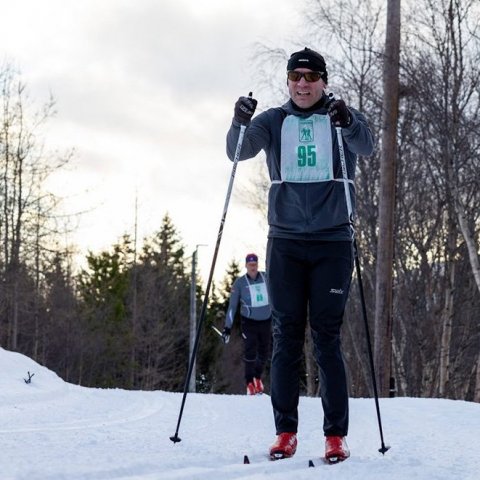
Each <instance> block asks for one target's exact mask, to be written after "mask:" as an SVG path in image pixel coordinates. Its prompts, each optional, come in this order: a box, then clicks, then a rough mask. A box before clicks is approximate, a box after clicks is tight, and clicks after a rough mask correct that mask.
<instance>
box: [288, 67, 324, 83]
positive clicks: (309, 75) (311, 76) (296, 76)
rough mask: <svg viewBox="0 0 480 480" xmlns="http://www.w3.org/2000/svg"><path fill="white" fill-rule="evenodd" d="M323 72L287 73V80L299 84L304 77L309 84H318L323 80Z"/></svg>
mask: <svg viewBox="0 0 480 480" xmlns="http://www.w3.org/2000/svg"><path fill="white" fill-rule="evenodd" d="M322 75H323V72H296V71H295V70H290V71H288V72H287V78H288V79H289V80H291V81H292V82H299V81H300V79H301V78H302V77H303V78H304V79H305V80H306V81H307V82H310V83H312V82H318V81H319V80H320V79H321V78H322Z"/></svg>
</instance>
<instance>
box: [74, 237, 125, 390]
mask: <svg viewBox="0 0 480 480" xmlns="http://www.w3.org/2000/svg"><path fill="white" fill-rule="evenodd" d="M129 253H130V247H129V241H128V238H124V241H123V243H122V244H117V245H114V247H113V251H111V252H108V251H104V252H101V253H100V254H98V255H94V254H93V253H89V254H88V255H87V262H88V268H87V269H86V270H82V272H81V273H80V276H79V293H80V297H81V300H82V308H83V315H84V318H85V320H86V326H87V329H88V344H87V345H86V351H85V354H84V362H83V365H84V366H83V368H84V375H83V378H82V379H81V380H83V381H82V383H83V384H84V385H88V386H99V387H127V386H128V375H127V373H128V371H129V369H128V366H129V365H128V362H129V355H128V352H129V351H130V346H131V345H130V344H131V335H130V328H129V321H128V315H127V305H126V300H127V292H128V289H129V284H128V279H129V275H128V268H129V265H128V255H129Z"/></svg>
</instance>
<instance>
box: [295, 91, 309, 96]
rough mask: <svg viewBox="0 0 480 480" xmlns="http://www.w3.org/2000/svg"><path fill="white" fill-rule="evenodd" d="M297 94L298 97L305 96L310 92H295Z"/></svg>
mask: <svg viewBox="0 0 480 480" xmlns="http://www.w3.org/2000/svg"><path fill="white" fill-rule="evenodd" d="M297 95H298V96H299V97H305V96H308V95H310V92H297Z"/></svg>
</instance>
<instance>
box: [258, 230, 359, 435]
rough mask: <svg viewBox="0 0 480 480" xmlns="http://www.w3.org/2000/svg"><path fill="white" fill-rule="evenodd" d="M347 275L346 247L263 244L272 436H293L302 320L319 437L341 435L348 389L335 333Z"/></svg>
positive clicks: (301, 242) (350, 261)
mask: <svg viewBox="0 0 480 480" xmlns="http://www.w3.org/2000/svg"><path fill="white" fill-rule="evenodd" d="M352 270H353V248H352V242H349V241H340V242H339V241H337V242H326V241H307V240H291V239H281V238H270V239H269V240H268V244H267V274H268V287H269V297H270V302H271V306H272V328H273V354H272V368H271V372H270V382H271V401H272V406H273V412H274V418H275V426H276V431H277V435H278V434H280V433H282V432H297V428H298V401H299V390H300V383H299V381H300V379H299V375H300V367H301V365H302V359H303V346H304V340H305V328H306V322H307V317H308V320H309V323H310V330H311V334H312V339H313V345H314V354H315V359H316V362H317V364H318V367H319V374H320V396H321V399H322V405H323V412H324V423H323V429H324V433H325V435H326V436H327V435H341V436H345V435H347V432H348V388H347V379H346V372H345V365H344V361H343V355H342V351H341V344H340V328H341V326H342V320H343V314H344V311H345V304H346V301H347V297H348V292H349V288H350V282H351V275H352Z"/></svg>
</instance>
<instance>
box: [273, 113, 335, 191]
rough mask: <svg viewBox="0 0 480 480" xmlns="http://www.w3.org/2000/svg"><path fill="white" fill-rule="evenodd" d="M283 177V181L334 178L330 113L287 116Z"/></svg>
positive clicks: (282, 147)
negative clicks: (306, 116) (302, 116)
mask: <svg viewBox="0 0 480 480" xmlns="http://www.w3.org/2000/svg"><path fill="white" fill-rule="evenodd" d="M281 152H282V153H281V176H282V181H284V182H295V183H313V182H327V181H329V180H333V156H332V132H331V126H330V117H329V116H328V115H318V114H316V113H315V114H313V115H311V116H310V117H308V118H300V117H297V116H295V115H288V116H287V117H286V118H285V120H284V121H283V125H282V140H281Z"/></svg>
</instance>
